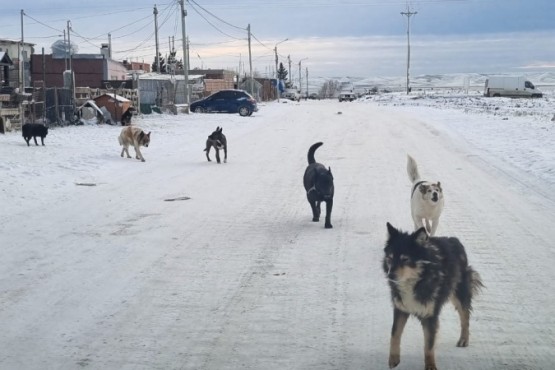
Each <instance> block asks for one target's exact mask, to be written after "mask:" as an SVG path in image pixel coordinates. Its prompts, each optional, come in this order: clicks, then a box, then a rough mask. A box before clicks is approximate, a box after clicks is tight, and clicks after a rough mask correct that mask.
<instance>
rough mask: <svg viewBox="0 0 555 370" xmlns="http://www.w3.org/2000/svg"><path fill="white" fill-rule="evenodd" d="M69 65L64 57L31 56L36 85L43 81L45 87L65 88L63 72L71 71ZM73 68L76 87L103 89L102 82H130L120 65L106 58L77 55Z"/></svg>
mask: <svg viewBox="0 0 555 370" xmlns="http://www.w3.org/2000/svg"><path fill="white" fill-rule="evenodd" d="M69 64H70V61H69V60H68V58H67V57H65V56H64V55H55V54H33V55H31V76H32V78H33V81H44V86H45V87H64V86H67V81H65V83H64V71H67V70H69ZM71 67H72V69H73V74H74V76H75V81H74V86H79V87H90V88H104V86H103V83H102V81H106V80H119V81H123V80H126V79H127V68H125V65H124V64H123V63H121V62H118V61H115V60H113V59H110V58H109V57H108V56H107V55H105V54H75V55H72V56H71Z"/></svg>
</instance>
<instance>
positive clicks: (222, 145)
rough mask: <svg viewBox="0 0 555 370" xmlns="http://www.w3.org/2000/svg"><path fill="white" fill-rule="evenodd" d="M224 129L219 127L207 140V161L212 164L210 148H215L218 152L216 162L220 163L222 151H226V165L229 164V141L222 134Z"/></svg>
mask: <svg viewBox="0 0 555 370" xmlns="http://www.w3.org/2000/svg"><path fill="white" fill-rule="evenodd" d="M222 130H223V127H220V126H218V127H217V128H216V131H214V132H213V133H211V134H210V135H209V136H208V139H206V148H205V149H204V151H205V152H206V159H208V162H211V161H212V160H211V159H210V148H212V147H214V150H215V151H216V161H218V163H220V149H223V150H224V163H227V139H226V137H225V135H224V134H223V133H222Z"/></svg>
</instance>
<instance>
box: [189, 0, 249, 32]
mask: <svg viewBox="0 0 555 370" xmlns="http://www.w3.org/2000/svg"><path fill="white" fill-rule="evenodd" d="M191 8H192V9H193V10H194V11H195V12H196V13H197V14H198V15H199V16H200V17H201V18H202V19H204V20H205V21H206V23H208V24H209V25H210V26H212V28H214V29H215V30H216V31H218V32H219V33H221V34H222V35H225V36H227V37H229V38H232V39H235V40H245V39H242V38H238V37H235V36H231V35H230V34H228V33H225V32H224V31H222V30H221V29H220V28H218V27H216V25H214V24H213V23H212V22H210V21H209V20H208V19H207V18H206V17H205V16H204V15H203V14H201V13H200V12H199V11H198V9H197V8H196V7H195V6H194V5H192V6H191ZM209 14H210V13H209ZM216 19H219V18H216ZM233 27H235V26H233ZM243 31H244V30H243Z"/></svg>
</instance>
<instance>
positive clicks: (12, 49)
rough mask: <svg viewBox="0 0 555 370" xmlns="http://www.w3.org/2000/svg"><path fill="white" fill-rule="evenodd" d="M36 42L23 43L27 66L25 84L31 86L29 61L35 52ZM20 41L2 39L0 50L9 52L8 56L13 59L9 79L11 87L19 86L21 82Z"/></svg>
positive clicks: (25, 64) (25, 65)
mask: <svg viewBox="0 0 555 370" xmlns="http://www.w3.org/2000/svg"><path fill="white" fill-rule="evenodd" d="M34 46H35V44H29V43H23V52H24V54H23V57H24V67H25V86H27V87H28V86H31V67H30V63H29V59H30V56H31V55H32V54H33V52H34ZM20 47H21V46H20V43H19V42H17V41H11V40H0V51H4V52H7V53H8V56H9V57H10V58H11V60H12V61H13V63H14V65H13V67H14V68H13V69H10V71H9V80H10V86H11V87H14V88H15V87H19V83H20V69H19V61H20V54H19V53H20Z"/></svg>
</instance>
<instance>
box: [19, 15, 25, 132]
mask: <svg viewBox="0 0 555 370" xmlns="http://www.w3.org/2000/svg"><path fill="white" fill-rule="evenodd" d="M24 14H25V12H24V11H23V9H21V55H19V69H20V70H21V73H20V76H21V84H20V86H21V93H22V94H23V93H25V41H24V38H23V15H24ZM22 123H24V122H22Z"/></svg>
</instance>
